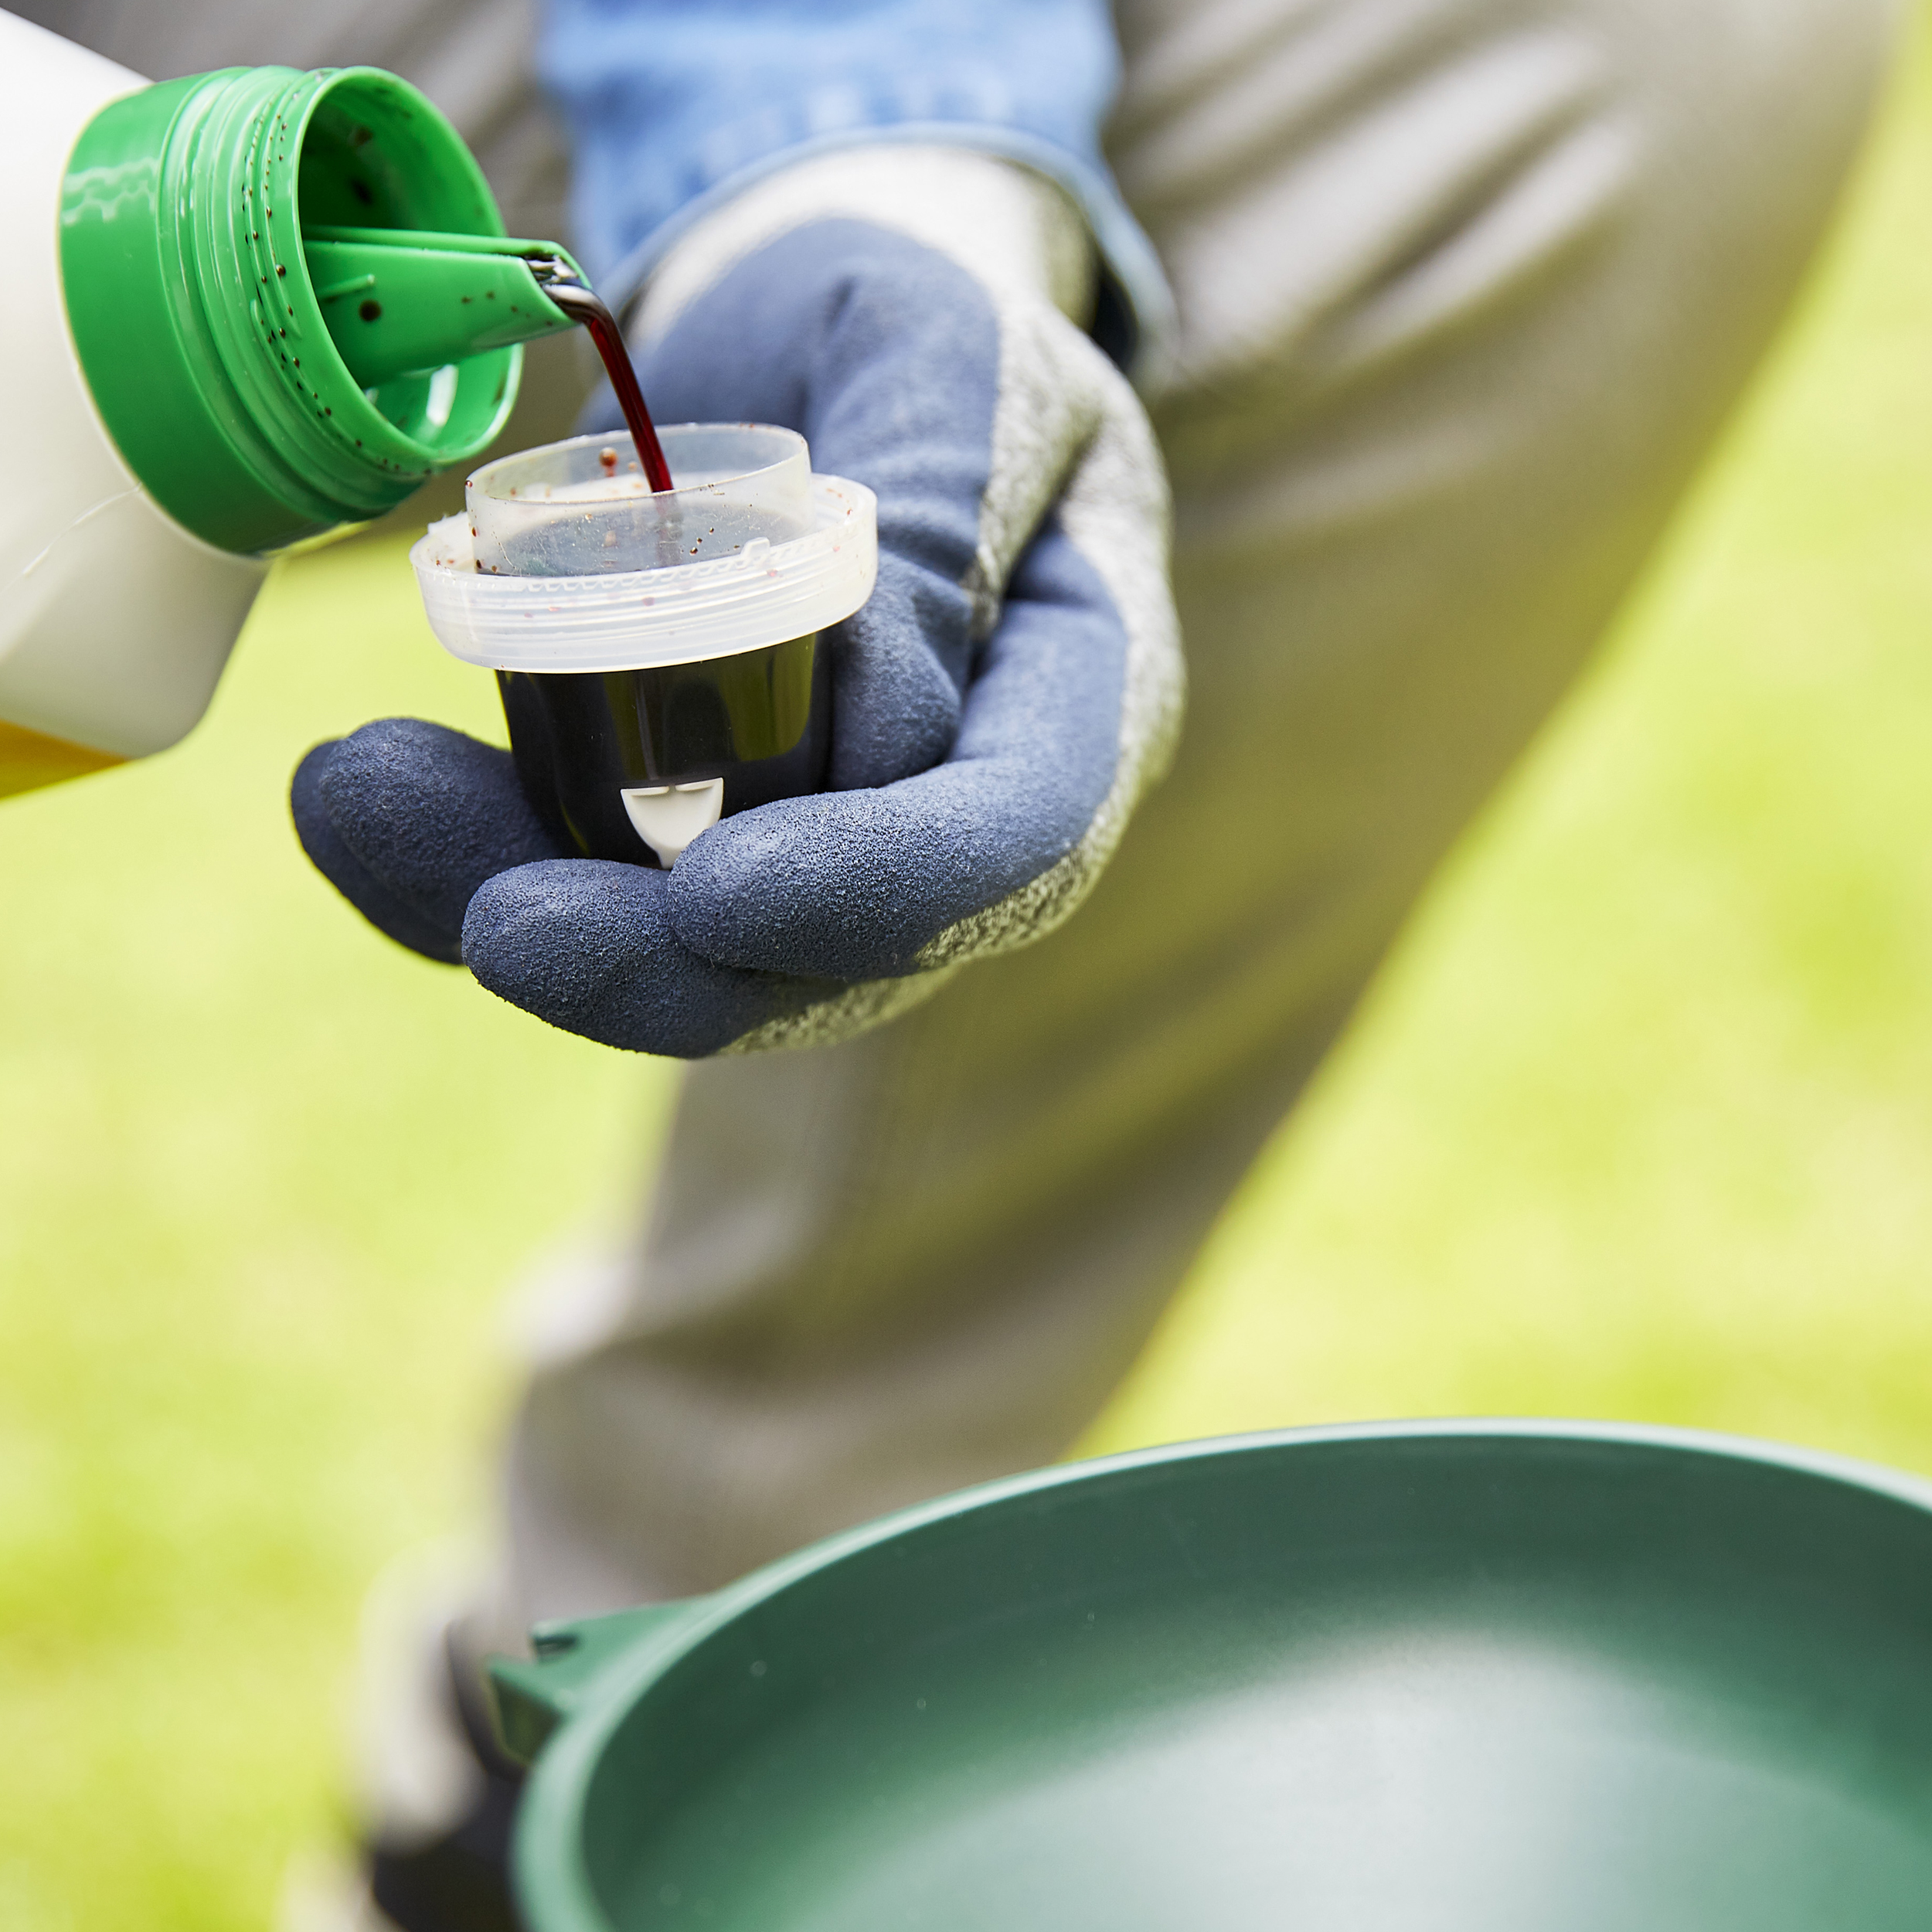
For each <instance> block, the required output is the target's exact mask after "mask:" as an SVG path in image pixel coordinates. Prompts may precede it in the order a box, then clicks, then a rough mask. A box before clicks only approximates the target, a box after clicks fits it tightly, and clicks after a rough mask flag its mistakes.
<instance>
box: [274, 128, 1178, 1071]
mask: <svg viewBox="0 0 1932 1932" xmlns="http://www.w3.org/2000/svg"><path fill="white" fill-rule="evenodd" d="M1087 260H1088V255H1087V240H1086V236H1085V234H1084V232H1083V230H1081V229H1080V226H1079V223H1078V220H1077V216H1075V215H1074V214H1073V210H1072V209H1071V208H1070V206H1068V205H1067V204H1066V203H1065V202H1064V201H1063V199H1062V198H1061V196H1060V194H1059V192H1058V191H1057V190H1056V189H1051V188H1049V187H1048V186H1047V185H1046V184H1045V183H1044V182H1040V181H1039V180H1037V179H1035V178H1033V177H1032V176H1030V175H1026V174H1024V173H1023V172H1021V171H1019V170H1018V169H1016V168H1009V167H1008V166H1007V165H1005V164H1003V163H1001V162H994V161H992V160H989V159H986V158H982V157H978V156H974V155H964V154H961V153H957V152H954V151H947V150H944V149H937V148H932V149H905V150H897V151H890V152H888V151H885V150H882V149H878V148H869V149H860V150H855V151H852V153H850V154H848V155H838V156H832V157H828V158H825V160H823V161H820V162H811V163H807V164H804V165H801V166H800V167H798V168H794V169H793V170H791V172H789V173H787V174H785V175H780V176H778V177H777V178H775V179H774V180H773V181H772V182H768V183H767V184H765V185H764V186H763V187H761V188H756V189H753V190H751V191H750V192H748V193H747V195H745V196H743V197H741V198H740V200H738V201H737V202H733V204H731V205H730V206H729V207H728V208H727V209H725V210H723V212H722V213H719V214H718V215H716V216H713V217H712V218H711V219H709V222H707V223H706V224H704V225H703V226H700V227H699V229H698V230H695V231H694V232H693V233H692V235H691V236H689V237H687V238H686V239H685V240H684V241H683V242H682V243H680V244H679V246H678V247H677V248H675V250H673V251H672V254H671V256H670V257H668V260H667V261H666V262H665V265H664V266H663V267H662V269H661V270H660V271H659V273H658V276H657V277H656V278H655V281H654V283H653V286H652V291H651V296H650V297H649V298H648V301H647V302H646V304H645V308H644V311H643V313H642V315H641V318H640V324H639V328H638V332H637V335H636V336H634V340H636V339H637V338H638V337H641V338H642V340H643V342H644V346H643V347H642V349H641V351H640V352H639V353H638V364H639V368H640V372H641V376H642V378H643V382H644V388H645V394H646V395H647V396H648V397H649V399H650V400H651V406H652V409H653V410H654V412H655V413H656V415H657V416H658V418H659V420H662V421H665V422H678V421H682V420H710V421H717V420H757V421H762V422H769V423H781V424H784V425H786V426H787V427H791V428H794V429H796V430H800V431H801V432H802V434H804V436H805V437H806V438H807V440H808V442H809V443H810V444H811V452H812V458H813V466H814V468H817V469H819V470H821V471H831V472H834V473H836V474H842V475H845V476H849V477H852V478H856V479H857V480H858V481H861V482H863V483H866V484H868V485H870V486H871V488H872V489H873V490H874V491H876V492H877V495H878V498H879V583H878V588H877V590H876V591H875V593H874V594H873V596H872V599H871V601H870V602H869V604H867V605H866V607H865V608H864V609H863V610H862V611H860V612H859V613H858V614H856V615H855V616H854V617H852V618H850V619H849V620H848V621H846V623H845V624H843V625H842V626H840V627H838V631H837V632H836V633H835V634H834V635H833V636H832V640H831V641H832V667H833V669H832V676H833V710H832V752H831V767H830V776H829V781H828V783H829V787H830V789H829V790H828V791H825V792H824V793H822V794H819V795H818V796H815V797H811V798H798V799H790V800H784V801H780V802H778V803H776V804H768V805H764V806H761V807H759V808H757V809H755V810H752V811H745V812H741V813H739V814H737V815H734V816H733V817H730V818H726V819H724V820H723V821H720V822H719V824H718V825H715V826H714V827H713V828H711V829H710V830H709V831H708V832H705V833H703V834H702V835H701V836H700V837H699V838H697V839H696V840H695V841H694V842H692V844H691V845H689V847H687V848H686V849H685V852H684V853H683V854H682V856H681V857H680V858H679V860H678V862H677V864H676V866H675V869H673V870H672V871H671V872H668V873H665V872H656V871H653V870H650V869H646V868H644V867H641V866H628V865H623V864H618V863H614V862H604V861H587V860H583V859H577V858H574V857H566V856H564V855H563V853H562V852H560V850H559V849H558V847H557V846H556V844H555V843H554V842H553V840H552V839H551V838H550V837H549V835H548V834H547V833H546V832H545V831H544V829H543V827H542V826H541V825H539V823H538V821H537V819H536V815H535V814H534V813H533V812H532V810H531V809H530V808H529V805H528V804H527V803H526V801H525V800H524V798H523V796H522V792H521V791H520V790H519V787H518V784H517V781H516V778H515V774H514V772H513V770H512V767H511V763H510V758H509V753H506V752H502V751H498V750H494V749H492V748H491V747H487V746H485V745H483V744H481V743H478V742H477V741H476V740H473V739H471V738H468V737H465V736H462V735H461V734H460V733H456V732H454V731H451V730H446V729H444V728H443V727H441V726H436V725H432V724H427V723H421V722H420V721H414V720H409V719H392V720H389V721H387V722H385V723H379V724H373V725H369V726H366V727H364V729H362V730H360V731H359V732H356V733H354V734H353V735H352V736H350V737H349V738H346V739H343V740H339V741H337V742H335V743H329V744H325V745H321V746H318V747H316V748H315V750H313V751H311V753H309V755H308V757H307V758H306V759H305V760H304V761H303V763H302V765H301V768H300V770H298V772H297V774H296V777H295V782H294V800H293V802H294V815H295V821H296V825H297V828H298V831H299V832H300V834H301V839H302V842H303V844H304V846H305V847H306V849H308V853H309V855H310V856H311V859H314V860H315V863H316V864H317V865H318V866H319V867H320V868H321V870H322V871H323V872H325V873H326V874H327V875H328V877H329V878H330V879H332V880H333V881H334V882H335V884H336V886H338V887H339V888H340V889H341V890H342V892H343V893H345V895H346V896H348V897H349V899H350V900H352V902H353V903H355V905H356V906H358V907H359V909H360V910H362V912H363V913H365V914H366V916H367V917H369V919H370V920H372V921H373V922H374V923H376V925H377V926H379V927H381V928H382V929H383V930H384V931H385V932H386V933H388V934H389V935H390V936H391V937H393V938H396V939H398V940H401V941H402V942H403V944H405V945H409V946H413V947H415V948H416V949H417V951H420V952H423V953H427V954H429V955H430V957H434V958H440V959H448V960H455V959H457V958H458V957H460V958H461V960H462V961H463V962H464V964H467V965H468V967H469V968H470V970H471V971H472V972H473V973H474V975H475V976H476V977H477V978H478V979H479V980H480V981H481V982H482V983H483V984H484V985H485V986H487V987H488V988H490V989H491V990H492V992H495V993H498V994H499V995H501V996H502V998H505V999H507V1000H509V1001H512V1002H514V1003H515V1005H519V1006H522V1007H523V1008H525V1009H527V1010H528V1011H529V1012H532V1013H535V1014H536V1015H539V1017H540V1018H542V1019H546V1020H548V1021H549V1022H551V1023H552V1024H553V1025H555V1026H561V1027H564V1028H566V1029H569V1030H570V1031H571V1032H577V1033H581V1034H583V1035H586V1036H588V1037H589V1038H590V1039H597V1040H600V1041H604V1042H605V1043H607V1044H609V1045H611V1046H621V1047H628V1048H633V1049H640V1050H642V1051H645V1052H649V1053H669V1054H676V1055H680V1056H686V1057H693V1056H699V1055H703V1054H709V1053H718V1052H720V1051H725V1050H744V1049H752V1048H757V1047H765V1046H785V1045H798V1044H808V1043H818V1042H821V1041H825V1040H830V1039H839V1038H843V1037H845V1036H848V1035H849V1034H851V1033H852V1032H856V1031H858V1030H859V1029H862V1028H863V1027H865V1026H869V1025H871V1024H873V1023H876V1022H878V1021H879V1020H880V1019H884V1018H886V1017H887V1016H888V1015H889V1014H891V1013H893V1012H896V1011H898V1010H900V1009H901V1008H902V1007H903V1006H904V1005H907V1004H909V1003H910V1002H912V1001H913V1000H915V999H917V998H920V997H922V996H923V995H924V994H925V993H927V992H930V991H931V990H932V989H933V988H934V987H935V986H936V985H937V984H938V983H939V982H940V979H941V978H942V977H943V976H944V975H946V974H947V973H948V972H949V971H952V970H954V969H955V968H957V967H958V966H959V965H960V964H962V963H963V962H964V961H968V960H970V959H971V958H974V957H977V956H979V955H981V954H988V953H992V952H997V951H1004V950H1005V949H1006V948H1009V947H1014V946H1018V945H1022V944H1026V942H1027V941H1028V940H1032V939H1035V938H1037V937H1039V936H1040V935H1041V934H1043V933H1045V932H1046V931H1048V930H1050V929H1051V928H1052V927H1054V926H1055V925H1056V924H1058V923H1059V922H1060V920H1063V919H1064V918H1066V917H1067V915H1068V914H1069V913H1071V912H1072V911H1073V909H1074V907H1075V906H1077V904H1078V903H1080V900H1081V899H1082V898H1083V896H1085V894H1086V893H1087V891H1088V890H1089V889H1090V888H1091V886H1093V884H1094V881H1095V879H1097V877H1098V876H1099V873H1100V870H1101V869H1102V868H1103V867H1104V866H1105V864H1106V863H1107V859H1108V858H1109V857H1110V856H1111V854H1112V852H1113V851H1114V847H1115V845H1117V842H1118V841H1119V839H1120V837H1121V832H1122V831H1123V830H1124V828H1125V826H1126V824H1127V821H1128V816H1129V815H1130V814H1131V812H1132V811H1133V809H1134V804H1135V803H1136V801H1138V798H1140V796H1141V793H1142V792H1143V791H1145V789H1146V787H1148V785H1149V784H1151V783H1152V782H1153V781H1155V778H1156V777H1158V775H1159V774H1160V773H1161V771H1162V769H1163V768H1164V767H1165V762H1166V760H1167V757H1168V753H1169V751H1170V749H1171V747H1172V742H1173V740H1174V737H1175V733H1176V730H1177V729H1178V726H1179V715H1180V709H1181V699H1182V670H1181V662H1180V654H1179V637H1178V626H1177V624H1176V621H1175V616H1174V611H1173V607H1172V600H1171V597H1170V594H1169V591H1168V583H1167V498H1166V491H1165V481H1164V479H1163V477H1162V470H1161V465H1160V459H1159V456H1158V452H1157V451H1156V449H1155V444H1154V440H1153V437H1152V434H1151V430H1150V429H1149V427H1148V423H1147V420H1146V417H1145V414H1144V413H1143V412H1142V410H1141V407H1140V405H1139V403H1138V401H1137V400H1135V398H1134V395H1133V393H1132V392H1131V389H1129V388H1128V385H1127V383H1125V381H1124V379H1123V378H1122V377H1121V376H1120V374H1119V373H1118V372H1117V371H1116V370H1115V369H1114V367H1113V366H1112V365H1111V363H1109V362H1107V360H1106V359H1105V358H1104V356H1103V355H1101V354H1100V352H1099V350H1098V349H1096V348H1095V346H1094V344H1093V343H1092V342H1090V340H1089V339H1088V338H1087V337H1086V335H1084V334H1083V332H1081V330H1080V329H1079V328H1077V327H1076V326H1075V325H1074V324H1073V322H1072V321H1070V320H1069V319H1068V316H1067V315H1066V314H1065V313H1063V310H1062V308H1061V306H1060V305H1058V304H1056V297H1058V298H1059V301H1061V302H1065V303H1066V304H1069V305H1073V304H1077V303H1079V302H1080V301H1082V300H1083V289H1082V287H1081V286H1080V284H1081V283H1082V281H1083V274H1084V273H1085V269H1086V264H1087ZM615 421H616V417H615V413H614V410H612V411H611V413H609V415H608V416H607V417H604V418H601V419H600V420H597V421H596V422H594V423H593V424H591V425H590V427H609V426H611V425H614V423H615Z"/></svg>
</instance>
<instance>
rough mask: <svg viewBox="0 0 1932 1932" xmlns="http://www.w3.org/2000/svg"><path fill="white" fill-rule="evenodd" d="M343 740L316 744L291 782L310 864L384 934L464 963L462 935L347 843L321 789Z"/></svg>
mask: <svg viewBox="0 0 1932 1932" xmlns="http://www.w3.org/2000/svg"><path fill="white" fill-rule="evenodd" d="M341 742H342V740H340V739H335V738H332V739H328V740H325V741H324V742H323V743H321V744H318V745H316V746H314V747H311V749H310V750H308V752H307V753H305V754H304V757H303V758H302V761H301V764H298V766H297V767H295V773H294V777H293V778H292V779H291V781H289V787H288V804H289V814H290V816H291V818H293V819H294V823H295V836H296V838H298V840H300V841H301V848H302V850H303V851H304V852H305V853H307V854H308V860H309V862H310V864H311V865H312V866H314V867H315V869H316V870H317V871H318V872H320V873H321V875H322V876H323V877H324V878H325V879H327V880H328V883H330V884H331V885H332V886H334V887H335V889H336V890H337V891H338V893H341V894H342V896H343V897H344V898H345V899H346V900H348V901H349V903H350V904H351V905H352V906H354V907H355V910H357V911H358V912H359V913H361V914H362V917H364V918H365V919H366V920H368V921H369V923H370V924H371V925H372V926H373V927H376V930H378V931H379V932H381V933H383V934H385V935H386V937H389V938H390V939H393V940H395V941H396V943H397V944H399V945H402V946H406V947H409V949H410V951H412V952H415V953H420V954H422V955H423V957H424V958H426V959H433V960H435V961H437V962H438V963H439V964H442V965H445V966H454V965H458V964H461V961H462V951H461V946H460V944H459V942H458V940H457V936H456V935H455V934H454V933H452V932H451V931H449V930H447V928H445V927H441V926H439V925H438V924H437V923H436V922H435V921H434V920H432V919H429V918H426V917H424V916H423V913H420V911H418V910H417V909H416V908H415V907H414V906H411V905H410V904H408V903H406V901H405V900H402V899H400V898H399V897H398V896H396V894H395V893H393V892H391V891H390V890H389V888H388V887H387V886H385V885H383V883H382V882H381V881H380V880H379V879H377V878H376V876H375V875H374V874H373V873H372V872H370V871H369V868H368V867H367V866H365V865H364V864H363V863H362V861H361V860H360V859H358V858H357V857H356V856H355V854H354V853H353V852H351V851H350V850H349V847H348V846H347V845H345V844H344V843H343V841H342V834H341V833H340V832H338V831H337V830H336V828H335V821H334V820H333V819H332V818H330V817H329V815H328V804H327V803H326V802H325V799H324V796H323V791H322V778H323V775H324V774H325V772H326V771H327V770H328V764H329V760H330V759H331V758H332V757H333V756H334V754H335V750H336V747H338V745H339V744H340V743H341Z"/></svg>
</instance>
